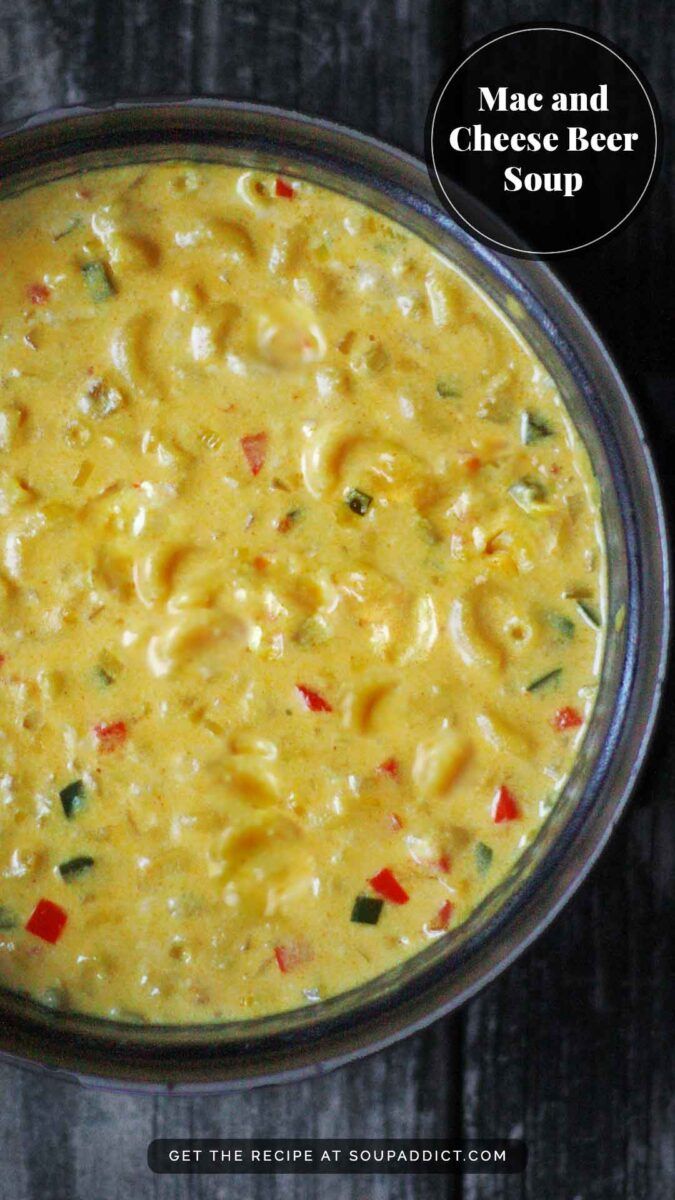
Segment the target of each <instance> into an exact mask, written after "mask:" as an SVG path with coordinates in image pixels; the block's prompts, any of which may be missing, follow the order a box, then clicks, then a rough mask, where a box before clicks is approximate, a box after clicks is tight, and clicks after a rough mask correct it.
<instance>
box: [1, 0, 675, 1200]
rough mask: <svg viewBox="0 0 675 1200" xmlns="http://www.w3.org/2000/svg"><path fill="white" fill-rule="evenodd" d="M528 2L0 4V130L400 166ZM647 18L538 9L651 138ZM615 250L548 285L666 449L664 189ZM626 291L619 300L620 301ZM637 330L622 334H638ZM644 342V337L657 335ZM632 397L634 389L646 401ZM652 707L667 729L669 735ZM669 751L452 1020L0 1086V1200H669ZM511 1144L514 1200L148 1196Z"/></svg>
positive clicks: (668, 31) (585, 9) (483, 1189)
mask: <svg viewBox="0 0 675 1200" xmlns="http://www.w3.org/2000/svg"><path fill="white" fill-rule="evenodd" d="M552 15H553V14H552V12H551V10H550V7H549V6H547V5H546V4H544V3H542V2H541V0H483V2H482V3H481V4H477V3H474V2H472V0H386V2H382V0H345V2H344V3H337V0H314V2H311V0H270V2H267V3H266V2H265V0H254V2H253V3H247V4H244V3H233V2H231V0H68V2H63V0H61V2H56V0H52V2H49V0H23V3H22V4H21V5H16V4H15V3H12V2H11V0H0V117H1V118H2V119H9V118H11V117H14V116H19V115H21V114H23V113H28V112H32V111H36V110H38V109H40V108H43V107H47V106H49V105H53V104H60V103H66V102H77V101H79V100H86V99H92V100H96V99H101V98H107V97H111V96H116V95H124V94H127V95H140V94H145V93H153V92H154V93H158V92H170V93H174V94H188V93H190V92H193V91H195V92H222V93H223V94H227V95H231V96H235V97H241V98H251V99H258V100H261V101H266V102H268V103H277V104H281V105H286V106H290V107H297V108H300V109H304V110H306V111H309V112H314V113H317V114H319V115H323V116H326V117H330V118H332V119H334V120H338V121H343V122H345V123H347V124H352V125H354V126H356V127H357V128H361V129H363V130H365V131H366V132H372V133H376V134H379V135H380V136H382V137H385V138H387V139H389V140H391V141H393V142H395V143H397V144H399V145H401V146H404V147H405V148H407V149H410V150H413V151H415V152H418V153H419V151H420V149H421V142H422V130H423V122H424V115H425V112H426V106H427V102H428V97H429V95H430V93H431V91H432V89H433V86H434V84H435V83H436V80H437V78H438V76H439V74H440V70H441V67H442V65H443V63H444V62H446V61H448V60H451V59H452V58H454V57H455V56H456V55H457V54H458V53H459V50H460V48H461V45H462V44H464V45H467V44H469V43H470V42H471V41H473V40H475V39H476V38H477V37H479V36H482V35H483V34H485V33H487V32H489V31H490V30H493V29H497V28H499V27H501V26H503V25H505V24H507V23H510V22H514V21H526V20H537V19H547V18H549V17H551V16H552ZM669 15H670V0H652V2H651V3H650V4H649V8H648V11H644V10H643V11H642V12H641V13H640V14H638V12H637V10H636V9H635V7H634V6H633V5H631V4H629V3H628V2H627V0H597V2H594V0H559V2H558V3H557V4H556V6H555V17H556V19H559V20H568V21H572V22H574V23H579V24H582V25H590V26H592V27H595V28H597V29H599V30H600V31H602V32H604V33H605V34H606V35H607V36H610V37H612V38H615V39H616V40H617V41H618V42H619V43H620V45H622V46H624V47H625V48H626V49H627V50H628V51H629V52H630V53H632V54H633V55H634V57H635V58H636V59H637V61H638V62H641V63H642V65H643V66H645V68H646V69H647V70H648V71H649V74H650V77H651V79H652V83H653V84H654V86H655V87H656V88H657V90H658V91H659V98H660V100H661V103H662V105H663V106H664V110H665V112H664V115H665V116H666V117H667V118H668V120H669V122H670V123H671V125H672V121H673V78H672V68H673V62H674V61H675V54H674V47H673V32H672V25H671V22H670V21H669V19H668V18H669ZM668 172H669V173H668V175H667V176H664V180H663V182H662V184H661V186H660V188H659V191H658V193H657V194H655V196H654V197H653V198H652V200H651V202H650V205H649V207H648V209H646V210H645V211H644V213H643V214H642V215H641V217H640V218H639V219H638V221H637V222H636V223H635V224H634V225H633V226H632V227H631V228H630V229H629V230H628V231H626V233H625V234H624V235H622V236H621V237H620V238H617V239H614V241H613V242H611V243H607V244H606V245H604V246H602V247H598V248H597V250H595V251H593V252H590V253H589V254H588V255H587V256H582V257H580V258H578V259H575V260H570V261H569V262H566V263H565V264H564V266H563V269H564V272H565V274H566V275H567V276H568V277H569V279H570V282H571V283H572V285H573V286H574V287H575V289H576V290H577V291H578V292H579V293H580V295H581V296H582V298H583V299H584V301H585V303H586V304H587V305H588V307H589V309H590V311H591V313H592V314H593V315H594V316H595V317H596V319H597V321H598V323H599V324H600V326H601V327H602V328H604V330H605V331H606V332H607V334H608V335H609V337H610V338H611V339H613V340H614V341H615V342H616V343H617V344H618V345H619V347H620V350H621V357H622V359H623V362H624V365H625V366H626V367H627V368H628V371H629V374H632V375H633V376H634V377H635V379H636V380H637V381H638V387H639V390H640V391H641V392H642V393H643V405H644V407H645V409H646V411H647V415H648V418H649V420H650V421H651V423H652V424H653V426H654V427H655V428H658V429H659V442H660V446H661V447H662V455H663V459H664V462H665V461H667V459H666V455H667V453H668V451H669V449H670V447H671V446H672V443H673V436H674V434H675V422H674V420H673V416H672V415H671V412H670V408H671V405H672V398H673V394H672V385H671V386H670V387H668V386H667V385H666V386H664V384H663V382H662V380H663V379H664V378H665V377H666V376H667V374H668V372H671V373H672V370H673V362H672V330H671V329H669V328H668V324H667V314H668V312H669V308H670V272H671V270H672V263H673V238H674V222H673V211H672V206H673V194H674V192H673V182H674V181H673V165H672V160H670V161H669V163H668ZM627 279H629V280H630V287H628V286H626V280H627ZM648 311H649V312H652V313H654V314H655V318H656V319H654V320H650V321H648V322H646V323H645V321H644V317H643V314H644V313H645V312H648ZM661 313H662V314H663V319H662V320H659V319H658V317H659V315H660V314H661ZM647 376H649V377H650V382H651V383H652V384H653V386H652V388H651V390H650V391H649V392H648V393H646V391H645V381H646V379H647ZM672 703H673V702H672V701H671V711H672ZM673 754H674V751H673V750H672V749H671V748H668V747H667V746H666V747H664V756H661V757H660V758H659V760H658V769H654V768H653V769H652V771H651V772H650V773H649V774H648V776H647V777H646V779H645V782H644V784H643V787H642V791H641V798H642V803H641V805H638V806H634V807H633V810H632V811H631V814H630V815H629V817H628V818H627V820H626V821H624V823H623V825H622V828H621V829H620V830H619V832H618V834H617V836H616V837H615V839H614V842H613V844H612V847H611V848H610V850H609V852H608V853H607V855H606V856H605V858H604V859H603V861H602V862H601V864H600V866H599V867H598V868H597V870H596V871H595V873H594V875H593V877H592V879H591V881H590V882H589V883H588V884H587V885H586V886H585V887H584V889H583V890H582V893H581V894H580V896H578V897H577V898H576V899H575V900H574V901H573V902H572V904H571V905H570V907H569V909H568V910H567V911H566V912H565V914H563V916H562V917H561V918H560V919H559V921H558V922H557V923H556V925H555V926H554V928H553V929H552V930H550V931H549V933H548V934H547V935H546V936H545V938H543V939H542V940H541V942H540V943H538V944H537V945H536V946H535V947H534V948H533V949H532V950H531V951H530V953H529V954H528V955H527V956H526V957H525V958H524V959H523V960H521V962H519V963H517V964H516V965H515V966H514V967H513V968H512V969H511V970H510V971H509V972H508V973H507V974H506V975H505V976H503V977H502V979H501V980H499V981H498V982H497V983H496V984H495V985H494V986H493V987H492V988H491V989H490V990H489V991H487V992H486V993H484V994H483V996H481V997H479V998H478V1000H476V1001H474V1002H473V1004H472V1005H470V1006H469V1008H468V1009H467V1010H465V1012H464V1014H463V1015H462V1017H461V1018H460V1019H456V1020H454V1021H450V1022H442V1023H440V1024H438V1025H436V1026H435V1027H434V1028H433V1029H432V1030H430V1031H428V1032H427V1033H425V1034H423V1035H421V1036H418V1037H416V1038H414V1039H411V1040H409V1041H408V1042H406V1043H404V1044H403V1045H400V1046H398V1047H395V1048H392V1049H390V1050H389V1051H386V1052H384V1053H382V1054H380V1055H377V1056H375V1057H373V1058H371V1059H369V1060H367V1061H365V1062H363V1063H359V1064H355V1065H353V1066H351V1067H348V1068H345V1069H344V1070H342V1071H340V1072H337V1073H335V1074H333V1075H330V1076H327V1077H324V1078H320V1079H315V1080H311V1081H307V1082H305V1083H303V1084H299V1085H293V1086H290V1087H285V1088H281V1089H268V1090H265V1091H255V1092H248V1093H243V1094H241V1095H233V1096H225V1097H208V1098H201V1099H172V1098H157V1099H152V1098H148V1097H143V1096H122V1095H114V1094H108V1093H98V1092H93V1091H89V1090H82V1089H78V1088H76V1087H74V1086H73V1085H70V1084H67V1083H63V1082H60V1081H57V1080H53V1079H50V1078H47V1077H40V1076H35V1075H33V1074H29V1073H25V1072H22V1071H18V1070H15V1069H12V1068H7V1067H4V1068H2V1069H0V1144H1V1145H2V1146H3V1161H2V1164H0V1197H1V1198H2V1200H5V1197H7V1200H10V1198H11V1200H65V1198H66V1197H67V1198H68V1200H80V1198H82V1200H84V1198H85V1197H86V1198H87V1200H90V1198H92V1200H118V1197H119V1198H120V1200H122V1198H123V1197H124V1200H126V1198H127V1197H129V1196H133V1197H134V1200H150V1198H151V1197H157V1196H160V1197H162V1198H164V1197H166V1198H167V1200H169V1198H170V1200H187V1198H188V1197H189V1198H190V1200H192V1198H198V1200H202V1198H203V1197H207V1198H208V1200H216V1198H217V1200H220V1198H221V1197H222V1198H224V1197H227V1198H228V1200H248V1198H249V1197H250V1198H251V1200H253V1198H255V1200H257V1198H258V1197H263V1196H265V1197H267V1196H271V1197H272V1198H273V1200H274V1198H279V1200H305V1198H309V1197H313V1196H316V1195H321V1197H322V1200H333V1198H335V1200H338V1197H339V1200H366V1198H367V1200H385V1197H386V1198H389V1197H392V1198H393V1197H396V1198H398V1197H401V1198H402V1200H407V1198H408V1197H416V1198H417V1200H427V1198H429V1200H431V1198H433V1200H440V1198H441V1197H446V1196H447V1197H459V1196H460V1195H461V1196H463V1197H465V1198H466V1200H516V1198H518V1200H576V1198H579V1200H610V1198H611V1200H615V1197H616V1198H617V1200H618V1198H619V1197H620V1198H622V1200H668V1198H669V1197H670V1196H671V1195H673V1194H675V1143H674V1138H673V1121H672V1105H673V1082H674V1078H675V1070H674V1068H675V1062H674V1059H673V1048H672V1024H673V1011H674V1009H675V1004H674V1002H675V995H674V985H673V973H672V965H671V964H672V963H673V962H675V955H674V954H673V951H674V949H675V947H674V946H673V940H674V934H673V929H674V922H673V907H674V905H673V901H674V895H673V892H674V885H673V878H674V875H675V872H674V871H673V867H674V865H675V833H674V831H673V822H672V818H671V816H670V784H669V780H670V778H671V777H672V774H673V770H674V769H675V762H674V761H673ZM460 1120H461V1123H462V1126H463V1129H464V1131H465V1132H466V1133H468V1134H480V1135H484V1136H485V1135H490V1134H495V1135H505V1134H508V1133H509V1132H514V1133H521V1134H522V1135H523V1136H525V1137H526V1139H527V1140H528V1141H529V1143H530V1147H531V1154H532V1158H531V1163H530V1167H529V1169H528V1172H527V1174H526V1176H525V1178H524V1179H522V1180H521V1179H498V1178H492V1179H490V1178H488V1177H479V1176H474V1177H467V1178H466V1179H465V1180H464V1181H463V1184H462V1186H461V1187H460V1185H459V1184H458V1182H457V1181H453V1180H447V1181H446V1180H438V1179H433V1178H429V1179H424V1178H422V1179H420V1180H417V1181H416V1180H405V1179H401V1180H398V1181H395V1182H394V1181H392V1182H389V1183H387V1182H386V1181H384V1180H378V1179H363V1180H358V1179H323V1180H322V1181H321V1182H320V1184H319V1182H318V1181H316V1180H313V1179H312V1178H311V1177H305V1178H296V1179H293V1178H290V1177H280V1178H278V1179H276V1180H274V1179H266V1178H262V1179H258V1180H256V1179H251V1180H247V1179H245V1178H241V1179H238V1180H237V1179H235V1180H225V1179H222V1180H218V1179H209V1178H202V1179H200V1178H195V1179H190V1178H189V1177H179V1178H175V1179H166V1178H165V1179H161V1180H157V1179H155V1178H154V1177H151V1176H150V1175H149V1173H148V1172H147V1170H146V1168H145V1151H146V1147H147V1143H148V1141H149V1140H150V1138H151V1137H152V1136H160V1135H161V1134H176V1135H180V1134H190V1133H194V1134H203V1135H209V1134H210V1135H216V1134H221V1135H224V1136H227V1135H228V1134H231V1135H240V1136H246V1135H253V1134H256V1133H257V1134H261V1135H267V1136H273V1135H275V1134H277V1135H279V1134H284V1133H295V1134H296V1135H307V1136H311V1135H314V1134H316V1135H323V1134H325V1135H338V1136H339V1135H345V1136H346V1135H349V1134H368V1133H372V1134H374V1135H375V1134H379V1135H387V1134H390V1135H396V1134H400V1135H405V1134H415V1133H418V1134H420V1135H429V1136H431V1135H443V1134H444V1133H449V1132H456V1131H457V1126H458V1124H459V1123H460Z"/></svg>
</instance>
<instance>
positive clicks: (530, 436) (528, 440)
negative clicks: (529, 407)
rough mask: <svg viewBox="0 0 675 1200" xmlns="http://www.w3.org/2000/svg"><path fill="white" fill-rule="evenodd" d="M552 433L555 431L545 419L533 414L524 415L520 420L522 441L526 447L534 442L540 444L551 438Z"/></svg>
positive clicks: (525, 413) (526, 413)
mask: <svg viewBox="0 0 675 1200" xmlns="http://www.w3.org/2000/svg"><path fill="white" fill-rule="evenodd" d="M552 433H553V429H552V427H551V426H550V425H549V423H548V421H546V420H545V419H544V417H540V416H535V414H534V413H531V412H524V413H523V415H522V417H521V419H520V439H521V441H522V443H523V445H524V446H530V445H532V443H533V442H540V441H541V440H542V438H547V437H551V435H552Z"/></svg>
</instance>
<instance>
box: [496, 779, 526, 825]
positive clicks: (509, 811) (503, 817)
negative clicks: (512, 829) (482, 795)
mask: <svg viewBox="0 0 675 1200" xmlns="http://www.w3.org/2000/svg"><path fill="white" fill-rule="evenodd" d="M519 816H520V809H519V808H518V804H517V802H516V798H515V796H514V795H513V793H512V792H510V791H509V789H508V788H507V787H505V785H504V784H502V786H501V787H500V788H498V789H497V791H496V792H495V796H494V800H493V801H492V820H493V821H494V823H495V825H500V824H501V823H502V821H515V820H516V819H517V818H518V817H519Z"/></svg>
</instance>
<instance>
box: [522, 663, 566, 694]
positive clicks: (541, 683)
mask: <svg viewBox="0 0 675 1200" xmlns="http://www.w3.org/2000/svg"><path fill="white" fill-rule="evenodd" d="M561 676H562V667H556V668H555V670H553V671H547V672H546V674H545V675H540V676H539V677H538V679H533V680H532V683H528V685H527V687H526V688H525V691H526V692H543V691H545V690H548V689H552V688H554V687H557V686H558V684H559V683H560V678H561Z"/></svg>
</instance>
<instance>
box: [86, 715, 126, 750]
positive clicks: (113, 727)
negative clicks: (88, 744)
mask: <svg viewBox="0 0 675 1200" xmlns="http://www.w3.org/2000/svg"><path fill="white" fill-rule="evenodd" d="M94 733H95V734H96V740H97V741H98V748H99V750H100V751H101V753H103V754H110V753H111V752H112V751H113V750H117V749H119V747H120V746H122V745H124V743H125V741H126V740H127V734H128V730H127V726H126V722H125V721H112V722H110V724H107V723H106V722H101V723H100V724H99V725H94Z"/></svg>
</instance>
